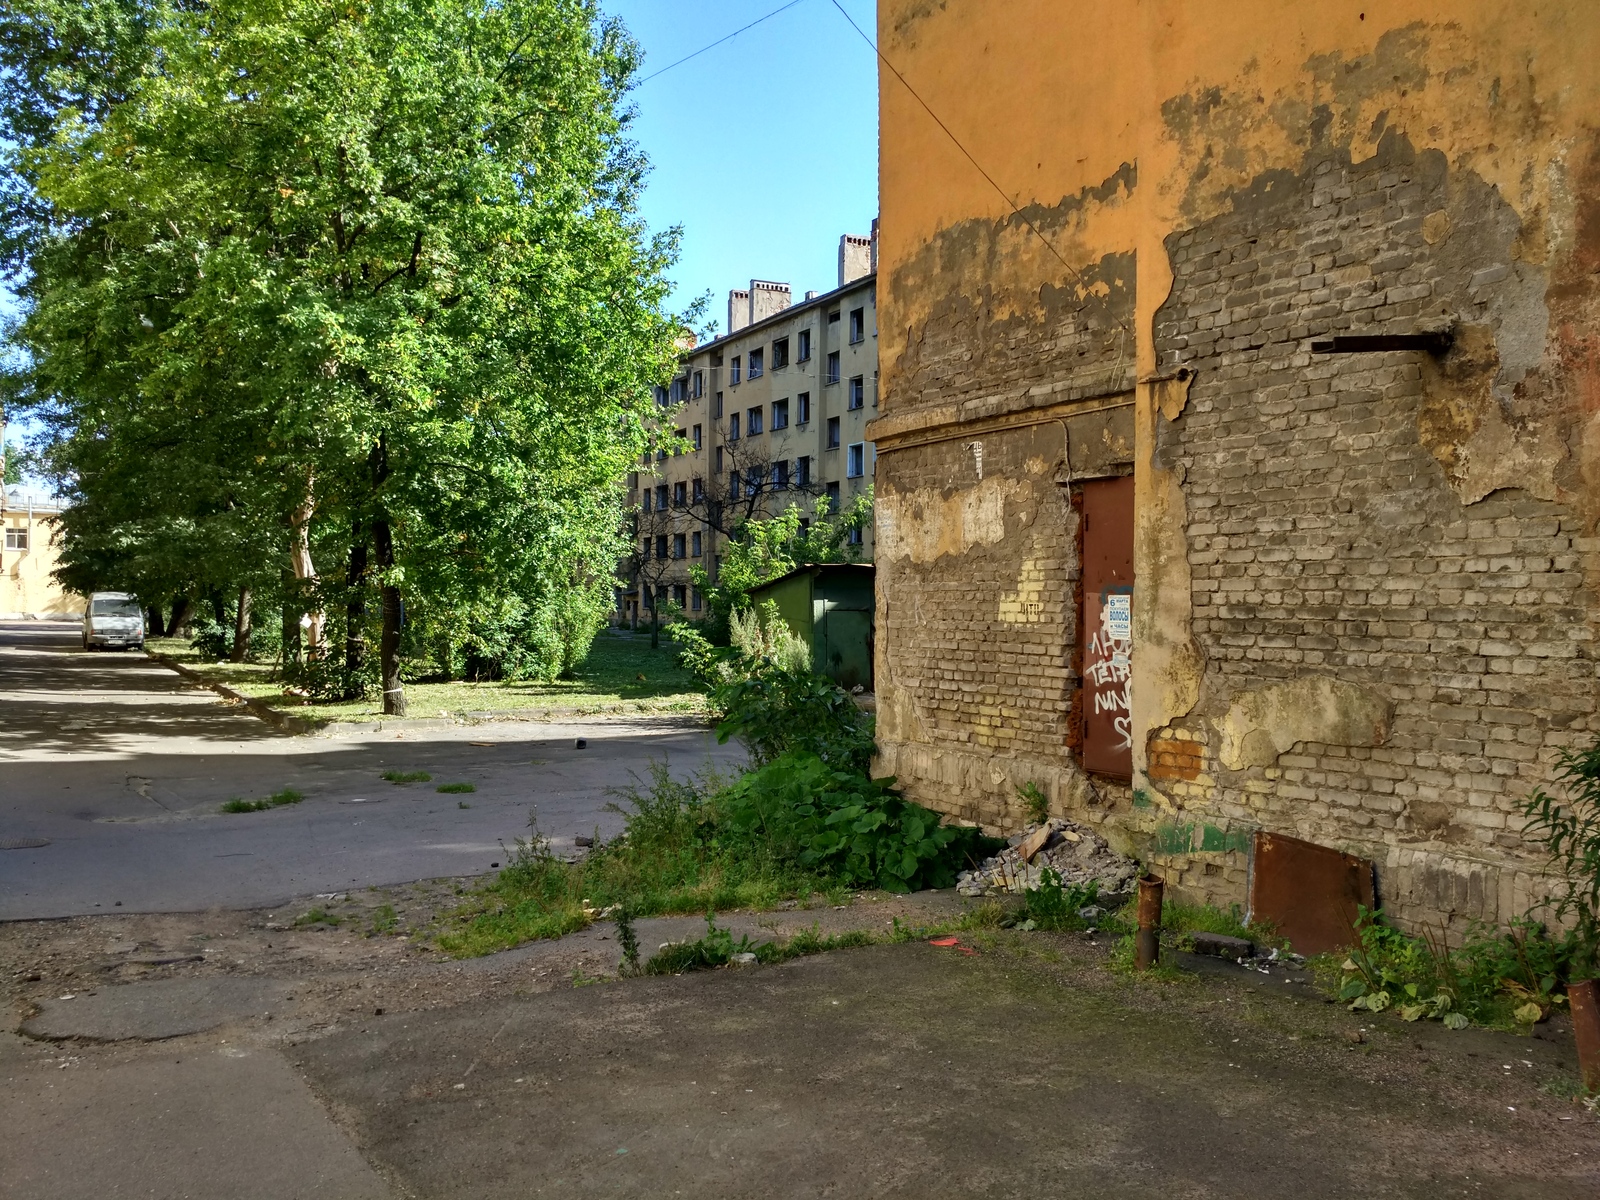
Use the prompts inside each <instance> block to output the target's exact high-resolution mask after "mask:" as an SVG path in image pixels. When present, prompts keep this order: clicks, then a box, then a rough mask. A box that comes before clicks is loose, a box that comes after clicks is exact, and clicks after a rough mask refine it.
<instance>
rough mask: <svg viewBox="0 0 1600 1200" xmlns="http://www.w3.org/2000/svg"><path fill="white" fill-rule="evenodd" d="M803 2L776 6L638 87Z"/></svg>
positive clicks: (792, 0) (797, 0)
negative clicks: (764, 14)
mask: <svg viewBox="0 0 1600 1200" xmlns="http://www.w3.org/2000/svg"><path fill="white" fill-rule="evenodd" d="M804 2H805V0H789V3H787V4H783V5H780V6H778V7H777V8H775V9H773V10H772V11H771V12H769V13H768V14H767V15H766V16H764V17H757V18H756V19H755V20H754V21H751V22H750V24H748V25H742V26H740V27H739V28H738V29H735V30H734V31H733V32H732V33H730V34H726V35H724V36H723V37H719V38H718V39H717V40H716V41H714V42H711V43H709V44H707V45H704V46H701V47H700V49H698V50H696V51H695V52H694V53H693V54H685V55H684V56H683V57H682V58H680V59H678V60H676V61H675V62H669V63H668V64H667V65H666V66H664V67H662V68H661V69H660V70H659V71H652V72H650V74H648V75H646V76H645V77H644V78H643V79H641V80H639V84H640V86H642V85H644V84H647V83H649V82H650V81H651V80H652V79H654V78H656V76H658V75H665V74H666V73H667V72H668V71H670V70H672V68H673V67H681V66H683V64H684V63H686V62H688V61H689V60H690V59H691V58H699V57H700V56H701V55H702V54H704V53H705V52H706V51H707V50H715V49H716V48H717V47H718V46H720V45H722V43H723V42H730V41H732V40H733V39H734V38H736V37H738V36H739V35H740V34H741V33H746V32H748V31H749V30H752V29H754V28H755V27H756V26H757V25H759V24H761V22H763V21H770V20H772V18H773V17H775V16H777V15H778V14H779V13H781V12H784V11H786V10H788V9H791V8H793V7H794V6H795V5H796V4H802V3H804Z"/></svg>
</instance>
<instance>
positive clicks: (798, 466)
mask: <svg viewBox="0 0 1600 1200" xmlns="http://www.w3.org/2000/svg"><path fill="white" fill-rule="evenodd" d="M794 482H795V485H796V486H797V487H810V486H811V456H810V455H809V454H802V455H801V456H800V457H799V458H797V459H795V460H794Z"/></svg>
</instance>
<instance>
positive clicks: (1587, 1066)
mask: <svg viewBox="0 0 1600 1200" xmlns="http://www.w3.org/2000/svg"><path fill="white" fill-rule="evenodd" d="M1567 1000H1568V1002H1569V1003H1570V1005H1571V1007H1572V1033H1573V1038H1574V1040H1575V1041H1576V1042H1577V1043H1578V1077H1579V1078H1580V1079H1582V1080H1583V1086H1584V1087H1586V1088H1588V1089H1589V1091H1590V1092H1594V1093H1600V980H1595V979H1585V980H1582V981H1581V982H1579V983H1572V984H1568V985H1567Z"/></svg>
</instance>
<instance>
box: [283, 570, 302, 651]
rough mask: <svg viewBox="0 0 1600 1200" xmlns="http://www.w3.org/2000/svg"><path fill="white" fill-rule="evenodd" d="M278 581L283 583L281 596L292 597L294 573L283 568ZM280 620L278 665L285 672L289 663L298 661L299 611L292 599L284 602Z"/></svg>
mask: <svg viewBox="0 0 1600 1200" xmlns="http://www.w3.org/2000/svg"><path fill="white" fill-rule="evenodd" d="M280 579H281V581H282V583H283V594H284V595H285V596H287V597H293V596H294V594H295V589H294V587H293V586H291V585H292V583H293V580H294V572H293V571H290V570H288V569H287V568H285V569H284V571H283V572H282V574H281V576H280ZM281 619H282V621H283V654H282V655H281V657H280V658H279V660H278V663H279V670H280V671H287V670H288V669H289V665H290V664H291V663H298V662H299V661H300V609H299V607H298V606H297V605H296V604H295V603H294V601H293V600H292V599H286V600H285V601H284V603H283V612H282V614H281Z"/></svg>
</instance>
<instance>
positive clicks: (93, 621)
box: [83, 592, 144, 650]
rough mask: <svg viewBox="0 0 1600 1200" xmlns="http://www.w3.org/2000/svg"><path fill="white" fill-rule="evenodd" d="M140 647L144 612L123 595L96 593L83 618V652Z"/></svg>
mask: <svg viewBox="0 0 1600 1200" xmlns="http://www.w3.org/2000/svg"><path fill="white" fill-rule="evenodd" d="M143 645H144V610H143V609H142V608H140V607H139V600H138V597H136V596H133V595H130V594H129V593H127V592H96V593H95V594H94V595H92V596H90V597H89V607H88V609H86V610H85V612H84V614H83V648H84V649H85V650H96V649H99V648H101V647H110V646H115V647H116V648H117V649H118V650H125V649H127V648H128V647H129V646H135V647H142V646H143Z"/></svg>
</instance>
